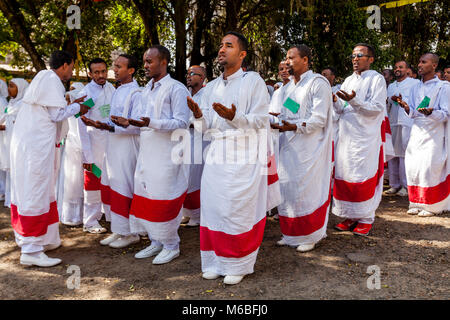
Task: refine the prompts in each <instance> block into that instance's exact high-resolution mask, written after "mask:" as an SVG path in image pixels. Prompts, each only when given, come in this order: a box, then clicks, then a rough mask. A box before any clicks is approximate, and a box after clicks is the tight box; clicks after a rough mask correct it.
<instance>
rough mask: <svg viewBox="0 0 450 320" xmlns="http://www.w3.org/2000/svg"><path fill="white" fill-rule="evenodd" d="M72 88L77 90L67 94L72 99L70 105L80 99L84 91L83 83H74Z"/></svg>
mask: <svg viewBox="0 0 450 320" xmlns="http://www.w3.org/2000/svg"><path fill="white" fill-rule="evenodd" d="M70 87H73V88H75V89H72V90H70V91H67V92H66V94H68V95H69V97H70V103H72V102H73V101H74V100H75V99H77V98H79V97H78V94H79V93H80V91H81V90H83V89H84V85H83V84H82V83H81V82H74V83H72V84H71V85H70Z"/></svg>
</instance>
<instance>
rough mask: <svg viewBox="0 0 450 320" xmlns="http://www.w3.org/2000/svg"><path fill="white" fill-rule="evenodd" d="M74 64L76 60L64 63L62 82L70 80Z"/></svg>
mask: <svg viewBox="0 0 450 320" xmlns="http://www.w3.org/2000/svg"><path fill="white" fill-rule="evenodd" d="M73 65H74V61H73V60H72V62H71V63H70V64H67V63H64V64H63V65H62V66H61V68H62V69H61V71H62V72H61V74H62V78H61V81H62V82H67V81H69V80H70V78H72V72H73Z"/></svg>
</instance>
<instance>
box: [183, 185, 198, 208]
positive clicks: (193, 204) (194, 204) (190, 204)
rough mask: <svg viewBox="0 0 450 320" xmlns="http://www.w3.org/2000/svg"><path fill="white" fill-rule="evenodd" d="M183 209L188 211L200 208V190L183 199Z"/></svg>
mask: <svg viewBox="0 0 450 320" xmlns="http://www.w3.org/2000/svg"><path fill="white" fill-rule="evenodd" d="M183 208H186V209H189V210H195V209H198V208H200V189H199V190H196V191H194V192H191V193H188V194H187V195H186V199H184V203H183Z"/></svg>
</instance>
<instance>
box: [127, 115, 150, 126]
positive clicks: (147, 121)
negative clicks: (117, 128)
mask: <svg viewBox="0 0 450 320" xmlns="http://www.w3.org/2000/svg"><path fill="white" fill-rule="evenodd" d="M141 120H142V121H139V120H134V119H128V123H129V124H131V125H132V126H135V127H139V128H141V127H148V125H149V124H150V118H147V117H142V118H141Z"/></svg>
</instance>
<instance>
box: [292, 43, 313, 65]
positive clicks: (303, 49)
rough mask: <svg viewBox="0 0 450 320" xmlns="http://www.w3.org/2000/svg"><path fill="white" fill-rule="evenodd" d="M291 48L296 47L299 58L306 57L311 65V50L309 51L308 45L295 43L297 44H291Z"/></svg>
mask: <svg viewBox="0 0 450 320" xmlns="http://www.w3.org/2000/svg"><path fill="white" fill-rule="evenodd" d="M292 48H296V49H297V51H298V53H299V55H300V57H301V58H304V57H308V64H309V65H311V62H312V52H311V48H310V47H308V46H307V45H306V44H297V45H295V46H293V47H292Z"/></svg>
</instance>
